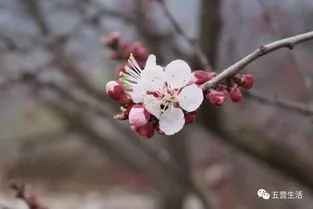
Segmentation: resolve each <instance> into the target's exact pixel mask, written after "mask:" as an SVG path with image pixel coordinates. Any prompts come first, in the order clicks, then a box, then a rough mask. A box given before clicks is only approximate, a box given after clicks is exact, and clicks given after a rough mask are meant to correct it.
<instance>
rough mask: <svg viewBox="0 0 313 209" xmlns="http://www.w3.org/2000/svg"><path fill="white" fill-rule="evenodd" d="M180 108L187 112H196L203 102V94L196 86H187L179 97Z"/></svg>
mask: <svg viewBox="0 0 313 209" xmlns="http://www.w3.org/2000/svg"><path fill="white" fill-rule="evenodd" d="M177 98H178V102H179V106H180V107H181V108H183V109H184V110H186V111H187V112H192V111H195V110H196V109H198V108H199V107H200V105H201V104H202V101H203V92H202V89H200V88H199V87H198V86H197V85H196V84H192V85H190V86H186V87H185V88H183V90H182V91H181V93H180V94H179V95H178V97H177Z"/></svg>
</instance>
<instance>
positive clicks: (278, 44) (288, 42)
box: [204, 31, 313, 89]
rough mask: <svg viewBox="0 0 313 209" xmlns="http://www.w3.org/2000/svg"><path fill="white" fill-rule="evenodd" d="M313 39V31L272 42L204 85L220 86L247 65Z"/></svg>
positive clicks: (207, 87)
mask: <svg viewBox="0 0 313 209" xmlns="http://www.w3.org/2000/svg"><path fill="white" fill-rule="evenodd" d="M312 39H313V31H311V32H308V33H303V34H300V35H296V36H292V37H289V38H285V39H282V40H279V41H275V42H272V43H270V44H267V45H263V46H260V47H259V48H258V49H256V50H255V51H253V52H252V53H250V54H249V55H247V56H246V57H244V58H242V59H241V60H239V61H238V62H236V63H235V64H233V65H231V66H230V67H228V68H227V69H225V70H224V71H223V72H221V73H220V74H218V75H217V76H216V77H214V78H213V79H211V80H210V81H208V82H207V83H205V84H204V88H205V89H209V88H212V87H214V86H216V85H217V84H219V83H220V82H222V81H224V80H225V79H227V78H229V77H231V76H234V75H236V74H237V73H239V72H240V71H241V70H242V69H243V68H245V67H246V66H247V65H249V64H250V63H252V62H253V61H255V60H257V59H258V58H260V57H262V56H264V55H266V54H268V53H270V52H273V51H276V50H278V49H281V48H288V49H293V48H294V47H295V46H296V45H297V44H300V43H302V42H305V41H309V40H312Z"/></svg>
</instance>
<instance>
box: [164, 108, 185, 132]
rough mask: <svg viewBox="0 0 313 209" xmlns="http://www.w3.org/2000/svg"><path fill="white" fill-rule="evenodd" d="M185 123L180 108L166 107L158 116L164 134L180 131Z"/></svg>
mask: <svg viewBox="0 0 313 209" xmlns="http://www.w3.org/2000/svg"><path fill="white" fill-rule="evenodd" d="M184 124H185V119H184V113H183V111H182V110H181V109H180V108H176V107H173V108H168V109H167V110H166V111H165V112H164V113H163V114H161V116H160V121H159V125H160V130H161V131H163V132H164V133H165V134H166V135H173V134H175V133H177V132H178V131H180V130H181V129H182V128H183V127H184Z"/></svg>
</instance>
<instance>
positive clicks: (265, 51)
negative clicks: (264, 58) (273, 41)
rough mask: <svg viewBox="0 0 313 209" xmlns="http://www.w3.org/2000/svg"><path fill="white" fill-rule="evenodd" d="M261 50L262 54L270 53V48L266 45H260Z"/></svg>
mask: <svg viewBox="0 0 313 209" xmlns="http://www.w3.org/2000/svg"><path fill="white" fill-rule="evenodd" d="M259 50H260V52H261V54H262V55H265V54H267V53H268V49H267V48H266V47H265V46H264V45H262V46H260V47H259Z"/></svg>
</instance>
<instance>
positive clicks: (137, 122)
mask: <svg viewBox="0 0 313 209" xmlns="http://www.w3.org/2000/svg"><path fill="white" fill-rule="evenodd" d="M128 118H129V123H130V125H131V126H132V127H133V128H134V129H137V128H140V127H142V126H144V125H146V124H147V123H148V122H149V120H150V118H151V115H150V113H149V112H148V111H147V110H146V109H145V108H144V107H143V106H142V105H134V106H133V107H132V108H131V110H130V112H129V117H128Z"/></svg>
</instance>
